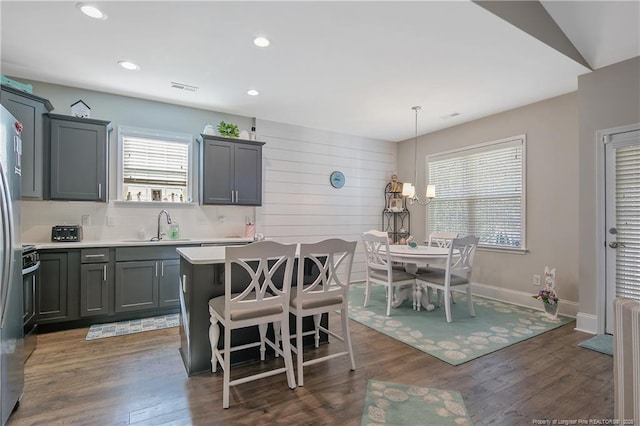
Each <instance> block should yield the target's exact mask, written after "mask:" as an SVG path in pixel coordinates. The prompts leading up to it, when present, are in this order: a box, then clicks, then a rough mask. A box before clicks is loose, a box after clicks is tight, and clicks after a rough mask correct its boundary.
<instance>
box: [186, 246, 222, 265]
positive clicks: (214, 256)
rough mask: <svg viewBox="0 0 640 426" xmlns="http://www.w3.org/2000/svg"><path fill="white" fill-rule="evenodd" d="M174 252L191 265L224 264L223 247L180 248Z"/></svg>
mask: <svg viewBox="0 0 640 426" xmlns="http://www.w3.org/2000/svg"><path fill="white" fill-rule="evenodd" d="M176 251H177V252H178V254H179V255H180V256H182V257H183V258H184V259H186V260H187V261H188V262H189V263H191V264H193V265H208V264H213V263H224V256H225V246H211V247H180V248H177V249H176Z"/></svg>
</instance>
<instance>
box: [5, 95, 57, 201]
mask: <svg viewBox="0 0 640 426" xmlns="http://www.w3.org/2000/svg"><path fill="white" fill-rule="evenodd" d="M0 101H1V102H2V105H4V107H5V108H6V109H7V110H8V111H9V112H10V113H11V114H13V116H14V117H15V118H16V119H18V121H20V122H21V123H22V126H23V129H22V135H21V140H22V198H28V199H35V200H42V197H43V176H42V170H43V161H44V152H43V150H44V128H43V125H44V114H45V113H47V112H49V111H51V110H52V109H53V106H52V105H51V103H50V102H49V101H48V100H46V99H43V98H40V97H38V96H35V95H32V94H30V93H25V92H22V91H20V90H18V89H14V88H12V87H9V86H4V85H3V86H2V90H1V91H0Z"/></svg>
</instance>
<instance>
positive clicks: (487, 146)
mask: <svg viewBox="0 0 640 426" xmlns="http://www.w3.org/2000/svg"><path fill="white" fill-rule="evenodd" d="M509 146H520V147H521V152H522V164H521V176H522V183H521V186H522V195H521V199H520V221H521V225H520V235H521V244H520V247H509V246H495V245H484V244H482V243H480V244H478V249H481V250H486V251H496V252H504V253H516V254H524V253H527V252H528V246H527V135H526V134H520V135H515V136H510V137H506V138H501V139H497V140H493V141H489V142H483V143H479V144H474V145H469V146H465V147H462V148H456V149H452V150H447V151H443V152H438V153H434V154H430V155H427V156H426V157H425V182H427V183H430V182H429V163H430V162H434V161H439V160H446V159H448V158H456V157H464V156H468V155H473V154H477V153H482V152H490V151H494V150H498V149H503V148H508V147H509ZM437 190H438V189H437V187H436V199H437V193H438V192H437ZM429 207H430V206H429V205H428V206H427V209H428V208H429ZM427 211H428V210H427ZM425 230H426V236H425V238H426V239H428V235H429V233H430V232H431V230H430V228H429V213H427V215H426V217H425ZM426 239H425V241H426Z"/></svg>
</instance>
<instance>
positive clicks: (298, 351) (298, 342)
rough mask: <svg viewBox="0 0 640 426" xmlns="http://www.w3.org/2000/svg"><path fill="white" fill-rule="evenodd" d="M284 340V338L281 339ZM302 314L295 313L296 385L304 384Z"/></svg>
mask: <svg viewBox="0 0 640 426" xmlns="http://www.w3.org/2000/svg"><path fill="white" fill-rule="evenodd" d="M283 342H284V340H283ZM303 350H304V348H303V345H302V314H296V361H297V366H298V386H304V377H303V371H302V368H303V367H304V365H303V364H304V357H303V356H302V351H303Z"/></svg>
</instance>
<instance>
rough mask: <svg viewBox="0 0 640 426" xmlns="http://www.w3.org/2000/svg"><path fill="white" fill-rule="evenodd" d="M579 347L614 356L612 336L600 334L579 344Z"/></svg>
mask: <svg viewBox="0 0 640 426" xmlns="http://www.w3.org/2000/svg"><path fill="white" fill-rule="evenodd" d="M578 346H580V347H581V348H586V349H591V350H592V351H596V352H601V353H603V354H607V355H612V356H613V336H612V335H611V334H598V335H596V336H594V337H592V338H590V339H587V340H585V341H584V342H580V343H578Z"/></svg>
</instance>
